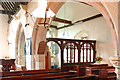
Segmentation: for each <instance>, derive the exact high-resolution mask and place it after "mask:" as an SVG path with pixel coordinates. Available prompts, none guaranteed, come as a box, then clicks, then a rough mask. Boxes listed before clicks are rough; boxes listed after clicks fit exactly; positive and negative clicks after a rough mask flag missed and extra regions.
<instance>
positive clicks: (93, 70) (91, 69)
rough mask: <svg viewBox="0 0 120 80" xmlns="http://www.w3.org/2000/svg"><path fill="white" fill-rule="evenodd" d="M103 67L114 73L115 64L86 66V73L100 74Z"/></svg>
mask: <svg viewBox="0 0 120 80" xmlns="http://www.w3.org/2000/svg"><path fill="white" fill-rule="evenodd" d="M101 69H106V70H107V71H108V73H114V71H115V68H114V67H113V66H102V67H86V74H96V75H99V71H100V70H101Z"/></svg>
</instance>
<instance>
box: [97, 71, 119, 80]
mask: <svg viewBox="0 0 120 80" xmlns="http://www.w3.org/2000/svg"><path fill="white" fill-rule="evenodd" d="M99 79H100V80H116V79H117V76H116V75H114V76H113V75H112V76H109V75H108V71H107V70H106V69H101V70H100V72H99Z"/></svg>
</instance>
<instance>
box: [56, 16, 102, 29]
mask: <svg viewBox="0 0 120 80" xmlns="http://www.w3.org/2000/svg"><path fill="white" fill-rule="evenodd" d="M99 17H102V14H97V15H95V16H92V17H88V18H86V19H83V20H78V21H76V22H74V23H72V24H70V25H66V26H61V27H59V28H57V29H58V30H59V29H63V28H66V27H70V26H73V25H75V24H77V23H83V22H86V21H90V20H93V19H96V18H99Z"/></svg>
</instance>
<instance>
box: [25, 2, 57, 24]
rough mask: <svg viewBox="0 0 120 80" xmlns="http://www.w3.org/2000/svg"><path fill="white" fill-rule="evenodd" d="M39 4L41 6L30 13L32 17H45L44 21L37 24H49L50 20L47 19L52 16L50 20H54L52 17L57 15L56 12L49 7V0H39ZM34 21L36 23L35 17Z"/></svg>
mask: <svg viewBox="0 0 120 80" xmlns="http://www.w3.org/2000/svg"><path fill="white" fill-rule="evenodd" d="M38 4H39V6H38V7H37V8H36V9H35V10H34V11H33V12H32V13H29V15H30V16H31V17H36V18H43V19H44V22H43V23H37V26H48V25H49V24H50V22H49V23H46V19H47V18H50V21H52V17H54V16H55V13H54V12H53V11H52V10H51V9H50V8H48V7H47V0H38ZM27 13H28V12H27ZM32 21H33V22H34V23H35V21H34V20H33V19H32Z"/></svg>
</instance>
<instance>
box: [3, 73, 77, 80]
mask: <svg viewBox="0 0 120 80" xmlns="http://www.w3.org/2000/svg"><path fill="white" fill-rule="evenodd" d="M68 77H75V75H74V73H72V72H58V73H45V74H36V75H23V76H11V77H3V78H1V80H48V79H59V78H68Z"/></svg>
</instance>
